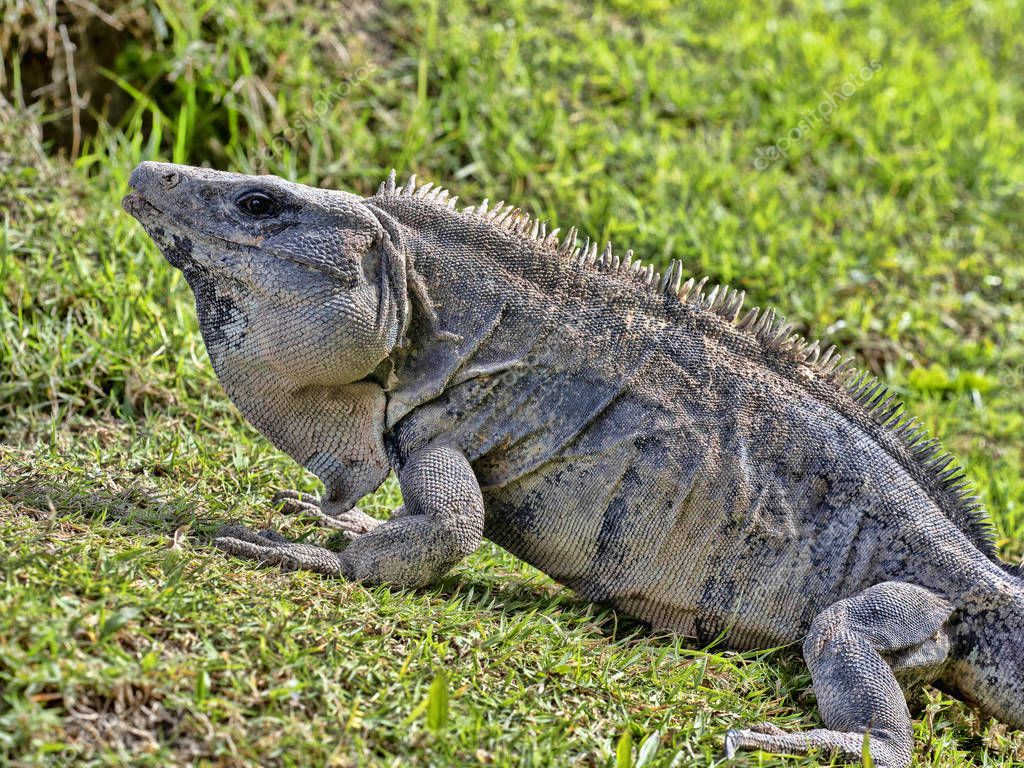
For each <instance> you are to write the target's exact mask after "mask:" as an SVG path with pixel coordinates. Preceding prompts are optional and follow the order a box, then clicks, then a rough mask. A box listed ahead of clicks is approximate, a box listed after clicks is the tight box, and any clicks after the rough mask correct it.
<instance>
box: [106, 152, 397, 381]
mask: <svg viewBox="0 0 1024 768" xmlns="http://www.w3.org/2000/svg"><path fill="white" fill-rule="evenodd" d="M130 186H131V188H132V192H131V193H130V194H128V195H127V196H126V197H125V198H124V201H123V203H122V204H123V206H124V208H125V210H127V211H128V212H129V213H130V214H131V215H132V216H134V217H135V218H136V219H138V220H139V222H140V223H141V224H142V226H143V227H144V228H145V229H146V231H147V232H148V233H149V235H150V237H152V238H153V240H154V241H155V242H156V243H157V245H158V246H159V247H160V249H161V250H162V252H163V254H164V256H165V257H166V259H167V260H168V261H169V262H170V263H171V264H172V265H173V266H175V267H177V268H178V269H180V270H182V272H183V273H184V275H185V278H186V280H187V281H188V283H189V285H190V286H191V288H192V290H193V293H194V294H195V299H196V309H197V312H198V315H199V321H200V327H201V330H202V333H203V339H204V341H205V342H206V346H207V349H208V350H209V352H210V357H211V359H212V360H213V362H214V366H215V368H216V369H217V372H218V375H220V376H221V378H222V379H223V378H224V377H225V375H233V374H237V373H238V371H239V370H241V369H245V368H252V367H257V366H258V367H264V368H269V369H272V370H274V371H276V372H277V373H279V374H282V375H284V376H285V377H287V378H288V379H289V380H290V381H292V382H293V383H295V384H296V385H297V386H305V385H325V386H337V385H342V384H347V383H349V382H352V381H356V380H358V379H361V378H363V377H365V376H366V375H367V374H369V373H370V372H371V371H373V370H374V368H375V367H376V366H377V365H378V364H379V363H380V362H381V361H382V360H384V359H385V358H386V357H387V356H388V355H389V354H390V352H391V350H392V349H393V348H394V346H395V344H396V343H397V341H398V340H399V338H400V336H401V334H402V332H403V326H404V324H405V317H406V310H405V307H406V301H407V300H406V292H405V267H404V255H403V252H402V247H401V245H400V243H399V242H397V241H398V240H399V239H400V237H399V234H398V233H396V232H394V231H390V232H389V231H387V230H386V229H385V227H384V226H383V225H382V223H381V220H380V219H379V217H378V215H376V214H375V213H374V211H373V209H372V208H370V207H369V206H367V205H366V204H365V203H364V201H363V199H362V198H360V197H358V196H356V195H352V194H349V193H346V192H333V191H327V190H321V189H315V188H312V187H307V186H303V185H301V184H292V183H289V182H287V181H284V180H283V179H279V178H276V177H273V176H245V175H242V174H236V173H223V172H219V171H212V170H208V169H204V168H192V167H188V166H182V165H171V164H166V163H152V162H146V163H142V164H140V165H139V166H138V167H137V168H136V169H135V171H134V172H133V173H132V176H131V181H130Z"/></svg>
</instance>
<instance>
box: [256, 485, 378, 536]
mask: <svg viewBox="0 0 1024 768" xmlns="http://www.w3.org/2000/svg"><path fill="white" fill-rule="evenodd" d="M271 503H273V504H279V505H281V509H282V511H284V512H286V513H288V514H301V515H307V516H309V517H312V518H314V519H315V520H317V521H319V523H320V525H322V526H324V527H325V528H331V529H332V530H335V531H340V532H341V535H342V536H343V537H344V538H346V539H348V540H349V541H352V540H353V539H355V538H356V537H357V536H362V535H363V534H364V533H369V532H370V531H372V530H373V529H374V528H376V527H377V526H378V525H380V524H381V523H382V522H383V521H382V520H378V519H377V518H375V517H370V516H369V515H368V514H366V513H365V512H363V511H362V510H361V509H359V508H358V507H352V508H351V509H348V510H345V511H342V512H339V513H334V512H331V511H324V504H323V502H321V501H320V499H318V498H317V497H316V496H313V495H312V494H309V493H302V492H301V491H278V492H277V493H275V494H274V497H273V499H271Z"/></svg>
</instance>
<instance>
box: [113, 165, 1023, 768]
mask: <svg viewBox="0 0 1024 768" xmlns="http://www.w3.org/2000/svg"><path fill="white" fill-rule="evenodd" d="M131 187H132V189H133V191H132V192H131V193H130V194H129V195H128V196H127V197H126V198H125V201H124V206H125V208H126V209H127V210H128V211H129V212H130V213H131V214H132V215H134V216H135V217H136V218H137V219H138V220H139V221H140V222H141V223H142V224H143V226H144V227H145V229H146V230H147V232H148V233H149V234H150V235H151V236H152V238H153V239H154V240H155V241H156V243H157V244H158V245H159V246H160V248H161V249H162V250H163V253H164V254H165V256H166V258H167V260H168V261H169V262H170V263H171V264H172V265H173V266H175V267H177V268H178V269H180V270H182V272H184V275H185V278H186V280H187V281H188V283H189V285H190V286H191V288H192V290H193V292H194V294H195V299H196V309H197V311H198V314H199V322H200V327H201V330H202V334H203V339H204V341H205V342H206V347H207V349H208V351H209V354H210V359H211V360H212V361H213V366H214V368H215V370H216V372H217V375H218V377H219V378H220V381H221V382H222V384H223V385H224V388H225V389H226V390H227V392H228V394H229V395H230V397H231V398H232V400H233V401H234V402H235V403H236V405H237V406H238V407H239V409H240V410H241V412H242V413H243V414H244V415H245V416H246V417H247V418H248V419H249V420H250V421H252V423H253V424H254V425H255V426H256V427H257V428H258V429H259V430H260V431H261V432H262V433H263V434H264V435H266V437H267V438H268V439H269V440H270V441H271V442H272V443H273V444H274V445H276V446H277V447H279V448H280V449H282V450H283V451H285V452H287V453H288V454H289V455H290V456H292V457H293V458H294V459H295V460H296V461H298V462H299V463H301V464H302V465H303V466H304V467H306V468H307V469H308V470H310V471H311V472H313V473H315V474H316V475H317V476H318V477H319V478H320V479H321V480H322V481H323V483H324V486H325V492H324V496H323V498H322V499H321V500H319V501H317V500H316V499H315V498H311V497H306V496H304V495H301V494H296V493H288V492H286V493H284V494H282V495H280V496H279V497H278V498H279V499H284V500H285V501H286V503H287V504H288V506H289V507H290V508H291V509H293V510H296V509H297V510H305V511H307V512H310V513H312V514H314V515H317V516H319V517H320V518H321V519H323V520H324V521H326V522H327V523H328V524H330V525H331V526H333V527H336V528H340V529H342V530H343V531H345V532H346V534H347V535H348V536H349V537H350V538H351V543H349V544H348V546H347V547H346V548H345V549H343V550H342V551H341V552H335V551H332V550H329V549H326V548H323V547H319V546H315V545H313V544H310V543H300V542H291V541H288V540H287V539H285V538H284V537H282V536H281V535H279V534H277V533H276V532H273V531H264V532H261V533H255V532H251V531H249V530H248V529H246V528H243V527H241V526H231V527H229V528H228V529H226V530H224V531H222V532H221V533H220V535H219V537H218V538H217V539H216V543H217V544H218V545H219V546H220V547H221V548H223V549H225V550H227V551H228V552H231V553H235V554H237V555H241V556H243V557H251V558H257V559H260V560H263V561H269V562H272V563H277V564H280V565H282V566H286V567H293V568H307V569H311V570H314V571H319V572H321V573H325V574H336V575H339V576H343V577H345V578H348V579H358V580H361V581H366V582H372V583H387V584H394V585H399V586H407V587H415V586H420V585H425V584H429V583H431V582H433V581H435V580H436V579H438V578H439V577H440V576H442V575H443V574H444V573H445V572H446V571H447V570H448V569H450V568H451V567H452V566H453V565H454V564H455V563H457V562H458V561H459V560H460V559H461V558H463V557H465V556H466V555H468V554H469V553H471V552H473V551H474V550H475V549H476V548H477V547H478V546H479V545H480V542H481V538H482V537H484V536H486V537H487V538H489V539H491V540H493V541H495V542H497V543H498V544H499V545H501V546H502V547H504V548H505V549H507V550H509V551H510V552H512V553H514V554H515V555H517V556H519V557H521V558H523V559H524V560H526V561H528V562H530V563H532V564H533V565H535V566H537V567H538V568H540V569H541V570H543V571H545V572H546V573H548V574H550V575H551V576H552V577H553V578H555V579H557V580H558V581H560V582H561V583H563V584H566V585H568V586H569V587H571V588H572V589H574V590H576V591H577V592H579V593H580V594H581V595H583V596H585V597H586V598H589V599H591V600H594V601H600V602H601V603H605V604H608V605H611V606H614V607H615V608H617V609H619V610H621V611H624V612H626V613H629V614H632V615H633V616H635V617H637V618H639V619H641V620H645V621H647V622H649V623H650V624H652V625H654V626H656V627H662V628H668V629H671V630H674V631H677V632H680V633H683V634H685V635H688V636H692V637H694V638H696V639H697V641H698V642H708V641H710V640H712V639H714V638H716V637H719V636H722V637H724V642H725V643H727V644H728V645H729V646H730V647H733V648H737V649H749V648H759V647H770V646H779V645H783V644H787V643H794V642H797V641H802V642H803V653H804V658H805V659H806V662H807V664H808V666H809V668H810V671H811V675H812V679H813V684H814V690H815V692H816V694H817V699H818V707H819V709H820V712H821V717H822V719H823V721H824V723H825V726H826V727H825V728H821V729H815V730H810V731H806V732H801V733H785V732H782V731H781V730H779V729H777V728H775V727H773V726H769V725H760V726H753V727H750V728H746V729H742V730H733V731H730V732H729V733H728V735H727V737H726V749H727V752H729V753H732V752H733V751H735V750H736V749H737V748H760V749H763V750H769V751H779V752H807V751H811V750H815V749H820V750H828V751H832V752H837V753H840V754H842V755H845V756H847V757H850V758H855V759H856V758H859V757H860V756H861V752H862V748H863V745H864V743H865V732H867V734H868V739H867V743H869V744H870V750H871V753H872V755H873V757H874V761H875V763H876V765H878V766H881V767H882V768H896V767H897V766H906V765H907V764H908V763H909V762H910V759H911V753H912V747H913V733H912V729H911V719H910V715H909V713H908V709H907V704H906V700H905V698H904V694H903V692H902V691H901V683H903V684H904V685H910V684H912V683H920V682H922V681H927V680H930V681H935V682H936V683H937V684H939V685H941V686H943V687H944V688H946V689H949V690H952V691H955V692H957V693H959V695H961V696H962V697H963V698H965V699H968V700H969V701H972V702H974V703H976V704H977V705H978V706H979V707H980V708H981V709H982V710H983V711H984V712H986V713H988V714H990V715H993V716H995V717H998V718H1000V719H1002V720H1004V721H1005V722H1007V723H1009V724H1011V725H1012V726H1014V727H1017V728H1020V727H1024V581H1022V577H1021V572H1020V570H1019V569H1018V568H1015V567H1012V566H1009V565H1007V564H1005V563H1002V562H1000V561H999V560H998V559H997V557H996V554H995V551H994V546H993V543H992V537H991V535H990V530H989V529H990V526H989V523H988V522H987V518H986V516H985V514H984V512H983V511H982V510H981V505H980V504H979V502H978V501H977V499H976V498H975V497H974V496H972V495H971V492H970V490H969V488H968V485H967V482H966V480H965V479H964V473H963V472H962V471H961V470H960V468H959V467H957V466H956V465H955V463H954V462H953V460H952V458H951V457H950V456H949V455H948V454H946V453H945V452H944V451H943V450H942V449H941V447H940V446H939V444H938V443H937V442H936V441H935V440H932V439H928V438H927V437H925V436H924V435H923V434H922V431H921V429H920V428H919V427H918V425H917V424H915V422H914V420H913V419H908V418H906V417H905V416H904V414H903V412H902V410H901V406H900V404H899V403H898V402H897V401H896V399H895V398H894V397H893V396H892V395H891V394H889V393H888V392H887V391H886V390H885V388H884V387H883V386H882V385H881V384H879V383H878V382H876V381H875V380H873V379H871V378H869V377H867V376H865V375H863V374H858V373H857V372H856V371H854V370H853V369H852V368H851V366H850V365H849V362H848V361H846V360H842V359H841V358H840V356H838V355H836V354H835V351H834V349H832V348H830V349H828V350H827V351H823V350H822V349H821V348H820V346H819V345H818V344H808V343H807V342H805V341H804V340H803V339H801V338H800V337H798V336H796V335H794V334H793V332H792V328H791V326H789V325H787V324H786V323H785V322H784V321H783V320H782V319H781V318H779V317H777V316H776V315H775V314H774V313H773V312H772V311H770V310H769V311H764V312H761V311H758V310H757V309H752V310H749V311H747V312H745V313H741V306H742V303H743V295H742V294H741V293H740V292H738V291H736V290H729V289H727V288H725V287H719V288H713V289H710V290H708V289H707V288H706V287H705V283H704V281H700V282H698V283H694V281H693V280H692V279H691V280H687V281H686V282H685V283H684V282H682V269H681V267H680V265H679V264H673V265H672V266H670V267H669V268H668V270H667V271H665V273H664V274H661V275H659V274H658V273H656V272H655V271H654V268H653V267H650V266H642V265H641V264H640V263H639V262H637V261H634V260H633V257H632V254H631V253H630V252H627V253H626V254H625V256H624V257H623V258H620V257H619V256H617V255H615V254H613V253H612V251H611V249H610V247H609V248H605V249H604V250H603V251H602V250H600V249H598V247H597V246H596V245H593V244H590V243H589V242H588V243H586V244H583V245H578V244H577V238H576V232H575V230H570V231H569V233H568V235H567V236H565V237H564V238H562V239H559V238H558V236H557V231H552V232H548V231H546V229H545V225H544V224H542V223H538V222H537V221H533V220H531V219H530V218H529V217H527V216H525V215H524V214H523V213H522V212H520V211H519V209H517V208H511V207H508V206H505V205H503V204H500V203H499V204H498V205H496V206H493V207H489V206H488V205H487V202H486V201H485V202H484V203H482V204H480V205H479V206H476V207H470V208H463V209H461V210H460V209H458V208H456V206H455V199H454V198H449V197H448V193H447V192H445V191H444V190H441V189H439V188H434V187H432V186H431V185H429V184H427V185H424V186H421V187H419V188H417V187H416V186H415V182H414V181H410V182H409V184H408V185H406V186H399V185H396V183H395V177H394V174H392V176H391V177H390V178H389V179H388V180H387V181H386V182H385V183H384V184H382V185H381V187H380V190H379V191H378V193H377V194H376V195H374V196H373V197H368V198H363V197H359V196H357V195H353V194H349V193H346V192H334V191H327V190H322V189H315V188H311V187H306V186H301V185H298V184H291V183H288V182H286V181H283V180H281V179H278V178H274V177H270V176H260V177H255V176H245V175H239V174H230V173H222V172H217V171H212V170H206V169H198V168H189V167H185V166H178V165H167V164H158V163H143V164H141V165H140V166H139V167H138V168H137V169H136V170H135V172H134V173H133V174H132V177H131ZM391 470H394V471H395V472H396V473H397V475H398V479H399V483H400V486H401V490H402V495H403V498H404V506H403V507H402V508H400V509H399V510H397V512H396V513H395V515H394V516H393V517H392V518H391V519H390V520H389V521H387V522H383V523H381V522H380V521H378V520H376V519H373V518H371V517H369V516H368V515H365V514H363V513H362V512H360V511H358V509H355V508H354V504H355V502H357V501H358V500H359V499H360V498H361V497H363V496H364V495H366V494H368V493H370V492H372V491H374V490H375V489H376V488H377V487H378V486H379V485H380V484H381V483H382V481H383V480H384V479H385V477H386V476H387V475H388V473H389V472H390V471H391Z"/></svg>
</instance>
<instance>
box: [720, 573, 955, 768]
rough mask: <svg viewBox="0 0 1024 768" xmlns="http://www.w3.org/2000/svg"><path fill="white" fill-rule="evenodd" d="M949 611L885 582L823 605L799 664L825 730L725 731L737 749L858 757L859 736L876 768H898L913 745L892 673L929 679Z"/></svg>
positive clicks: (935, 600)
mask: <svg viewBox="0 0 1024 768" xmlns="http://www.w3.org/2000/svg"><path fill="white" fill-rule="evenodd" d="M952 610H953V609H952V606H951V605H950V604H949V603H948V602H946V601H945V600H944V599H942V598H941V597H939V596H938V595H936V594H934V593H932V592H929V591H928V590H926V589H922V588H921V587H916V586H914V585H912V584H905V583H902V582H894V581H887V582H883V583H881V584H876V585H875V586H873V587H869V588H868V589H866V590H864V591H863V592H861V593H859V594H857V595H855V596H854V597H851V598H848V599H846V600H840V601H839V602H837V603H835V604H833V605H831V606H830V607H828V608H827V609H825V610H824V611H822V612H821V613H820V614H819V615H818V616H817V617H816V618H815V619H814V622H813V623H812V624H811V629H810V631H809V632H808V634H807V638H806V640H805V641H804V659H805V660H806V661H807V666H808V668H809V669H810V671H811V679H812V681H813V683H814V692H815V694H816V695H817V698H818V709H819V711H820V712H821V718H822V720H824V721H825V725H827V726H828V728H827V729H825V728H817V729H814V730H811V731H806V732H803V733H786V732H784V731H782V730H781V729H780V728H777V727H775V726H773V725H769V724H762V725H759V726H754V727H752V728H747V729H744V730H731V731H729V733H728V734H726V740H725V749H726V754H727V755H729V756H730V757H731V756H732V755H734V754H735V752H736V750H737V749H761V750H764V751H766V752H776V753H795V754H805V753H807V752H810V751H812V750H820V751H822V752H825V753H833V754H838V755H840V756H843V757H846V758H849V759H851V760H856V761H859V760H860V759H861V755H862V750H863V746H864V734H865V732H867V734H868V743H869V745H870V749H871V756H872V758H873V759H874V762H875V765H876V766H878V768H905V766H907V765H909V764H910V758H911V754H912V752H913V746H914V736H913V729H912V726H911V721H910V713H909V711H908V710H907V702H906V699H905V698H904V695H903V691H902V690H901V689H900V685H899V683H898V682H897V680H896V676H895V675H894V674H893V668H894V667H895V668H897V669H899V670H900V671H901V672H909V671H910V670H912V669H915V668H927V669H929V670H931V671H932V672H933V673H934V674H935V675H936V676H937V675H938V674H939V672H940V668H941V665H942V662H943V661H944V660H945V655H946V652H947V650H948V648H949V644H948V641H947V640H946V638H945V636H944V634H943V632H942V626H943V624H944V623H945V621H946V619H947V618H948V617H949V615H950V613H951V612H952Z"/></svg>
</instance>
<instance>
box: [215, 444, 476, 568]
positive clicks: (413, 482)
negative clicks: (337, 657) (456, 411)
mask: <svg viewBox="0 0 1024 768" xmlns="http://www.w3.org/2000/svg"><path fill="white" fill-rule="evenodd" d="M398 481H399V484H400V485H401V488H402V496H403V497H404V499H405V513H406V514H404V515H403V516H402V517H399V518H397V519H391V520H388V521H387V522H384V523H382V524H380V525H378V526H376V527H375V528H374V529H373V530H371V531H370V532H369V533H365V534H363V535H360V536H356V537H355V538H354V539H353V541H352V543H351V544H349V545H348V547H346V548H345V549H344V550H343V551H342V552H333V551H331V550H329V549H326V548H324V547H319V546H316V545H313V544H307V543H304V542H292V541H288V540H287V539H285V538H284V537H283V536H281V535H280V534H277V533H275V532H273V531H264V532H262V533H254V532H252V531H249V530H248V529H245V528H241V527H240V526H229V527H227V528H225V529H224V530H223V531H222V532H221V533H222V535H218V536H217V538H216V539H214V543H215V544H216V545H217V546H218V547H220V548H221V549H223V550H225V551H227V552H230V553H232V554H235V555H239V556H241V557H248V558H253V559H258V560H262V561H264V562H270V563H274V564H278V565H281V566H283V567H287V568H303V569H307V570H312V571H317V572H319V573H326V574H330V575H338V576H344V577H345V578H349V579H355V580H358V581H364V582H368V583H373V584H393V585H395V586H401V587H420V586H425V585H427V584H430V583H432V582H434V581H436V580H438V579H439V578H440V577H441V576H443V575H444V574H445V573H446V572H447V571H448V570H449V569H450V568H451V567H452V566H453V565H455V564H456V563H457V562H458V561H459V560H461V559H462V558H463V557H465V556H466V555H468V554H470V553H471V552H473V551H475V550H476V548H477V547H479V546H480V542H481V540H482V538H483V527H484V505H483V497H482V496H481V494H480V486H479V485H478V483H477V480H476V477H475V475H474V474H473V470H472V468H471V467H470V466H469V462H468V461H466V459H465V457H464V456H462V455H461V454H460V453H457V452H455V451H453V450H451V449H450V448H445V447H439V446H434V447H427V448H423V449H421V450H419V451H417V452H416V453H414V454H413V455H412V456H410V458H409V460H408V461H407V462H406V464H405V466H404V467H402V469H401V471H400V472H399V476H398Z"/></svg>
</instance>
